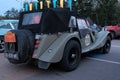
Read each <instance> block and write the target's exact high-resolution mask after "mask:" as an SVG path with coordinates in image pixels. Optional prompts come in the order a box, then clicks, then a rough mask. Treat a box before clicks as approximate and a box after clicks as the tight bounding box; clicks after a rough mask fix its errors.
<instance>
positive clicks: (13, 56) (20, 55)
mask: <svg viewBox="0 0 120 80" xmlns="http://www.w3.org/2000/svg"><path fill="white" fill-rule="evenodd" d="M11 32H13V33H14V34H15V35H16V43H5V52H6V57H7V58H8V60H9V61H10V62H11V63H14V64H18V63H25V62H27V61H29V59H31V57H32V54H33V50H34V43H35V39H34V34H33V33H32V32H31V31H29V30H11Z"/></svg>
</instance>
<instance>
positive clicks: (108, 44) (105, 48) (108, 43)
mask: <svg viewBox="0 0 120 80" xmlns="http://www.w3.org/2000/svg"><path fill="white" fill-rule="evenodd" d="M110 48H111V39H110V37H109V36H108V37H107V40H106V43H105V45H104V46H103V47H102V48H101V49H100V50H101V52H102V53H109V51H110Z"/></svg>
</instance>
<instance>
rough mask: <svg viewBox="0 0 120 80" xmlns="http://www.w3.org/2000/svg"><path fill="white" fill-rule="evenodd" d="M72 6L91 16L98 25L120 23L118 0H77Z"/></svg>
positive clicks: (82, 13) (119, 4) (84, 14)
mask: <svg viewBox="0 0 120 80" xmlns="http://www.w3.org/2000/svg"><path fill="white" fill-rule="evenodd" d="M73 7H74V9H76V10H78V12H79V13H80V14H81V15H83V16H85V17H90V18H92V20H93V21H94V22H95V23H97V24H99V25H102V26H104V25H115V24H117V23H120V22H119V21H120V3H118V0H77V2H76V3H75V4H74V5H73ZM118 18H119V19H118Z"/></svg>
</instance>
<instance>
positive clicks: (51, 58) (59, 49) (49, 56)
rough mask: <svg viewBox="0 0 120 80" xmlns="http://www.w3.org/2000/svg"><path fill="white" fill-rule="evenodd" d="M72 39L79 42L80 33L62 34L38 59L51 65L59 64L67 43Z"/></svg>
mask: <svg viewBox="0 0 120 80" xmlns="http://www.w3.org/2000/svg"><path fill="white" fill-rule="evenodd" d="M71 39H76V40H77V41H79V40H80V39H79V35H78V32H74V33H63V34H61V36H59V37H58V38H57V39H56V40H55V41H54V42H53V43H52V44H51V45H50V46H49V48H48V49H47V50H46V51H45V52H44V53H43V54H42V55H40V56H39V57H38V59H39V60H41V61H44V62H50V63H56V62H59V61H60V60H61V59H62V56H63V51H64V48H65V45H66V43H67V42H68V41H69V40H71Z"/></svg>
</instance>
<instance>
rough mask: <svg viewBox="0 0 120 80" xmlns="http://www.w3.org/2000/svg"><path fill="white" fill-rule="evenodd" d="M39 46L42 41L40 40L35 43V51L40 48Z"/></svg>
mask: <svg viewBox="0 0 120 80" xmlns="http://www.w3.org/2000/svg"><path fill="white" fill-rule="evenodd" d="M39 44H40V40H39V39H37V40H36V42H35V46H34V48H35V49H37V48H38V46H39Z"/></svg>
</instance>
